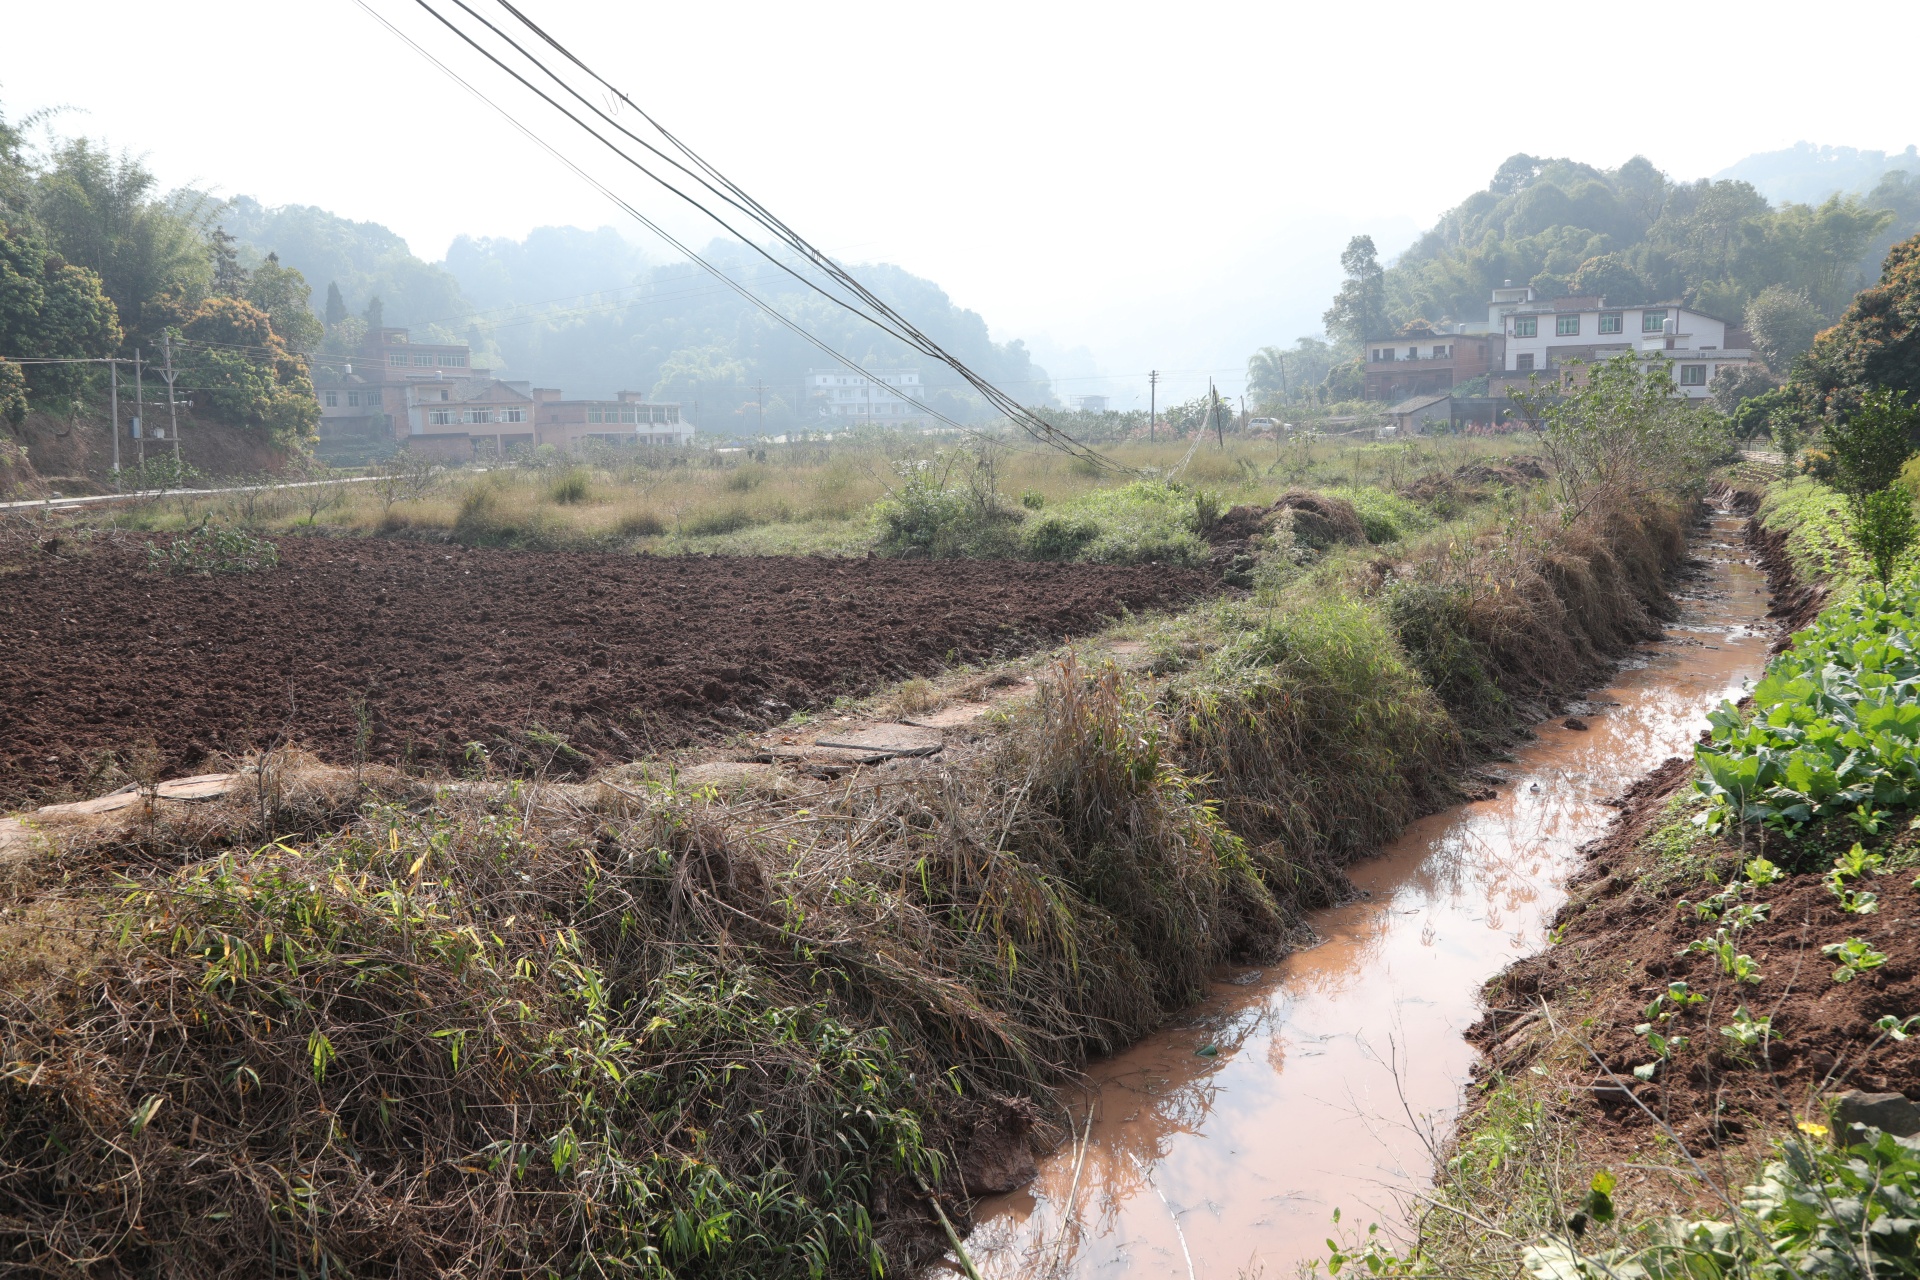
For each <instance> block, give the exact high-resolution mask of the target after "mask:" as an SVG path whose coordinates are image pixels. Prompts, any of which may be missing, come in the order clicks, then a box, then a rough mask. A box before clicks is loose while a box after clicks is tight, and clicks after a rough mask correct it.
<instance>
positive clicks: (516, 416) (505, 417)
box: [500, 409, 527, 422]
mask: <svg viewBox="0 0 1920 1280" xmlns="http://www.w3.org/2000/svg"><path fill="white" fill-rule="evenodd" d="M526 420H527V411H526V410H525V409H502V410H501V411H500V421H502V422H525V421H526Z"/></svg>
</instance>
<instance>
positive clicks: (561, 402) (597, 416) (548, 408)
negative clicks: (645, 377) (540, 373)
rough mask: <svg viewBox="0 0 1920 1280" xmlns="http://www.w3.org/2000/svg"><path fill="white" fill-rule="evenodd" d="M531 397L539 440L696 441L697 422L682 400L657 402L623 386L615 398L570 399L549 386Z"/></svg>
mask: <svg viewBox="0 0 1920 1280" xmlns="http://www.w3.org/2000/svg"><path fill="white" fill-rule="evenodd" d="M533 401H534V413H535V419H536V426H537V429H538V431H539V435H540V443H541V444H552V445H558V446H559V447H560V448H562V449H572V448H575V447H577V446H578V445H579V444H580V443H581V442H582V441H586V440H593V441H597V442H598V443H601V444H619V445H635V444H647V445H667V444H675V445H678V444H691V443H692V442H693V424H692V423H689V422H684V421H682V420H681V418H680V406H679V405H677V404H666V403H654V402H652V401H649V400H648V399H647V398H646V397H645V396H643V395H641V394H640V393H639V392H638V391H622V392H620V393H619V394H618V395H617V396H615V397H614V398H613V399H611V400H567V399H563V398H562V396H561V394H560V392H559V391H557V390H555V389H553V388H551V387H535V388H533Z"/></svg>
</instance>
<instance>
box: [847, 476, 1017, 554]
mask: <svg viewBox="0 0 1920 1280" xmlns="http://www.w3.org/2000/svg"><path fill="white" fill-rule="evenodd" d="M961 461H962V459H958V458H949V459H947V461H946V463H945V465H944V466H940V465H936V464H935V463H933V462H914V463H908V464H905V465H903V466H902V467H901V468H900V475H901V484H900V487H899V488H897V489H895V490H894V491H893V494H892V495H891V496H890V497H887V498H884V499H882V500H881V501H880V502H879V503H877V504H875V507H874V520H875V523H876V524H877V526H878V532H879V538H878V543H879V546H878V549H879V551H880V553H881V554H882V555H892V556H925V557H929V558H932V559H935V560H946V559H954V558H957V557H962V556H975V557H1006V556H1012V555H1015V554H1017V553H1018V550H1019V538H1018V535H1017V533H1016V532H1015V530H1016V528H1017V526H1018V525H1019V523H1020V519H1021V517H1020V514H1019V513H1018V512H1017V511H1012V510H1009V509H1008V508H1006V507H1005V506H1004V505H1003V503H1002V499H1001V497H1000V494H999V493H998V491H997V490H995V489H994V487H993V481H992V473H991V470H990V468H989V467H987V466H986V465H985V464H983V463H976V464H975V465H974V466H973V467H971V468H969V469H968V470H967V471H966V472H965V473H963V478H964V481H965V482H964V483H961V484H950V483H949V481H950V479H951V478H952V475H953V473H954V471H955V470H956V469H958V466H959V463H960V462H961Z"/></svg>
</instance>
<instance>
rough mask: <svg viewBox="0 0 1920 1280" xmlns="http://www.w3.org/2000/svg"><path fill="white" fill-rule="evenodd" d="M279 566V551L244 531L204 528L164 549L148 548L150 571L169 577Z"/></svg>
mask: <svg viewBox="0 0 1920 1280" xmlns="http://www.w3.org/2000/svg"><path fill="white" fill-rule="evenodd" d="M279 563H280V548H278V547H276V546H275V545H274V544H273V543H271V542H269V541H267V540H266V539H265V538H256V537H254V536H253V535H252V534H250V533H248V532H246V530H244V529H234V528H229V527H227V526H225V525H211V524H203V525H201V526H200V527H199V528H198V529H195V530H194V531H193V532H192V533H189V534H186V535H185V536H183V537H179V538H175V539H174V540H173V541H172V542H170V543H167V544H165V545H164V546H163V545H162V544H160V543H157V542H149V543H148V544H147V568H149V569H154V570H161V569H164V570H166V571H167V572H168V573H254V572H256V571H258V570H261V569H271V568H273V567H274V566H276V565H278V564H279Z"/></svg>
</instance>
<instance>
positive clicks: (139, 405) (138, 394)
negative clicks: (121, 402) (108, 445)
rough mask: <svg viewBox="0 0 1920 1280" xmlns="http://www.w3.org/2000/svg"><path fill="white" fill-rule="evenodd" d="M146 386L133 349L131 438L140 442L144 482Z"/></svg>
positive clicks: (144, 479)
mask: <svg viewBox="0 0 1920 1280" xmlns="http://www.w3.org/2000/svg"><path fill="white" fill-rule="evenodd" d="M146 413H147V387H146V383H144V382H142V381H141V379H140V348H138V347H135V348H134V349H133V438H134V439H135V440H138V441H139V442H140V468H141V481H140V483H142V484H145V483H146V476H145V472H146V466H147V430H146V427H147V424H146Z"/></svg>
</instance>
